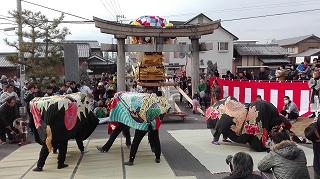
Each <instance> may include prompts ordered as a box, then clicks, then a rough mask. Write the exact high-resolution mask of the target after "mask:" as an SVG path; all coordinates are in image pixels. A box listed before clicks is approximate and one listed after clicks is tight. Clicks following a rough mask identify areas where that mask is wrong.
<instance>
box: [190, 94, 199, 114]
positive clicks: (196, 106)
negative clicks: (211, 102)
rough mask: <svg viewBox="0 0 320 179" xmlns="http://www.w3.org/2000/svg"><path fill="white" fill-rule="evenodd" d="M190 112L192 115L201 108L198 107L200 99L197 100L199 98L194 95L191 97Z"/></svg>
mask: <svg viewBox="0 0 320 179" xmlns="http://www.w3.org/2000/svg"><path fill="white" fill-rule="evenodd" d="M192 106H193V108H192V112H193V114H195V113H196V110H197V109H198V108H201V105H200V99H199V96H198V95H197V94H194V95H193V97H192Z"/></svg>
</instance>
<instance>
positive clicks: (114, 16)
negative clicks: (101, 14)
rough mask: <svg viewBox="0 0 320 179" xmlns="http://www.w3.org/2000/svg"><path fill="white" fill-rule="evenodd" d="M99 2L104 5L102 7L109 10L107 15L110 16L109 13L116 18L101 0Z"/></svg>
mask: <svg viewBox="0 0 320 179" xmlns="http://www.w3.org/2000/svg"><path fill="white" fill-rule="evenodd" d="M100 2H101V3H102V5H103V6H104V8H105V9H106V10H107V11H108V12H109V14H108V15H109V17H110V15H111V16H112V17H113V18H115V19H116V17H115V16H114V15H113V14H112V13H111V12H110V11H109V9H108V8H107V6H106V5H105V4H104V3H103V2H102V0H100Z"/></svg>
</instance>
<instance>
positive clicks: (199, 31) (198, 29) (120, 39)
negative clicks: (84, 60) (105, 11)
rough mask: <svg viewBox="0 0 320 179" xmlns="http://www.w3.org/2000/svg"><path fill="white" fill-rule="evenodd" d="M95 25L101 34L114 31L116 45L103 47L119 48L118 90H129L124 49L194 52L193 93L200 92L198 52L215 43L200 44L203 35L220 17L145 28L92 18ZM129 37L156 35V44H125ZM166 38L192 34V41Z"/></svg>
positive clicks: (207, 48)
mask: <svg viewBox="0 0 320 179" xmlns="http://www.w3.org/2000/svg"><path fill="white" fill-rule="evenodd" d="M93 20H94V21H95V26H96V27H97V28H100V32H101V33H106V34H113V35H114V37H115V38H116V39H117V45H116V46H115V45H114V46H112V45H110V44H102V45H101V50H114V51H117V54H118V56H117V90H118V91H125V90H126V83H125V80H126V73H125V52H191V55H192V58H191V65H192V67H193V68H192V71H191V77H192V78H191V80H192V81H191V83H192V93H193V94H194V93H196V92H197V84H198V83H199V80H200V79H199V78H200V76H199V67H200V65H199V51H206V50H211V49H212V46H213V44H212V43H210V44H201V45H200V44H199V39H200V38H201V36H202V35H207V34H212V33H213V31H214V30H215V29H217V28H219V26H220V22H221V20H217V21H213V22H209V23H203V24H196V25H180V26H173V27H145V26H133V25H130V24H121V23H117V22H113V21H107V20H104V19H100V18H97V17H93ZM127 36H138V37H156V42H155V44H125V39H126V38H127ZM164 37H189V39H191V44H163V40H162V39H163V38H164Z"/></svg>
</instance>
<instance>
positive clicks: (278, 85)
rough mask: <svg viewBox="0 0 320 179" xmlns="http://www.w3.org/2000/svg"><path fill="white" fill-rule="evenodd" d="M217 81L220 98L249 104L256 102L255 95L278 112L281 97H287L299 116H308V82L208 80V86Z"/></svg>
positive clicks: (281, 101)
mask: <svg viewBox="0 0 320 179" xmlns="http://www.w3.org/2000/svg"><path fill="white" fill-rule="evenodd" d="M215 79H217V80H218V83H219V85H220V87H221V91H222V94H221V95H220V96H223V97H226V96H234V97H235V98H237V99H238V100H239V101H240V102H245V103H250V102H253V101H255V100H256V96H257V95H261V98H262V99H263V100H266V101H270V102H271V103H272V104H273V105H274V106H275V107H277V108H278V110H279V111H280V110H281V109H282V107H283V105H284V103H283V97H284V96H289V97H290V99H291V100H292V101H293V102H294V103H296V105H297V106H298V109H299V111H300V116H307V115H309V114H310V107H309V106H310V105H309V100H310V88H309V87H308V82H307V81H305V82H291V81H289V82H274V81H270V82H269V81H250V80H227V79H219V78H210V85H211V86H212V84H213V81H214V80H215Z"/></svg>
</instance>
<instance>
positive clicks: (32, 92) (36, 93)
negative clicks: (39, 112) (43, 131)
mask: <svg viewBox="0 0 320 179" xmlns="http://www.w3.org/2000/svg"><path fill="white" fill-rule="evenodd" d="M43 96H44V94H43V93H42V91H41V90H40V89H39V88H38V87H37V86H35V85H34V84H31V85H29V87H28V94H27V95H26V97H25V98H24V99H23V100H24V101H25V102H26V110H27V114H28V115H29V119H33V117H32V114H31V111H30V101H31V100H33V98H35V97H43ZM29 128H30V129H31V132H32V133H34V131H33V130H36V129H35V126H34V121H33V120H30V121H29Z"/></svg>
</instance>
